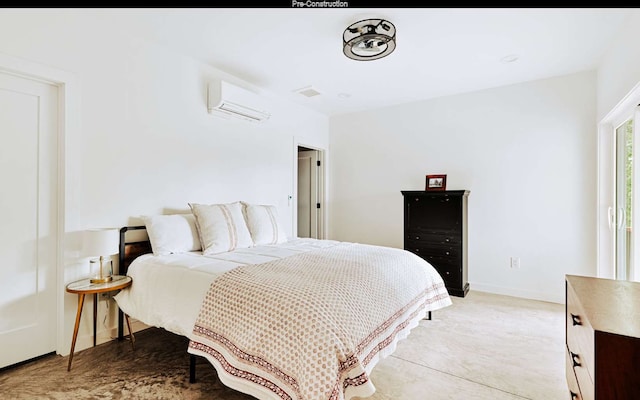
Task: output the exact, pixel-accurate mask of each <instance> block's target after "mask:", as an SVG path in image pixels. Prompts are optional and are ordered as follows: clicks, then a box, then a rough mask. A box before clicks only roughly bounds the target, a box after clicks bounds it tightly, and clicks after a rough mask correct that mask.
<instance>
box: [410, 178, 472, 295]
mask: <svg viewBox="0 0 640 400" xmlns="http://www.w3.org/2000/svg"><path fill="white" fill-rule="evenodd" d="M402 195H403V196H404V248H405V250H408V251H410V252H412V253H414V254H417V255H419V256H420V257H422V258H424V259H425V260H427V261H428V262H429V263H430V264H431V265H433V267H434V268H435V269H436V270H437V271H438V273H440V275H441V276H442V279H443V280H444V283H445V285H446V287H447V291H448V292H449V294H451V295H453V296H459V297H464V296H466V294H467V293H468V292H469V282H468V278H467V258H468V256H467V202H468V197H469V191H468V190H446V191H408V190H403V191H402Z"/></svg>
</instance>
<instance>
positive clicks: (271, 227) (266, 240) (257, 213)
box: [242, 203, 287, 245]
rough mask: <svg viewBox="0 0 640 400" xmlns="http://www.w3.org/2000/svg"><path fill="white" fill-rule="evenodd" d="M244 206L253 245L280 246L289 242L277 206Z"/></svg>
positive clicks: (245, 204)
mask: <svg viewBox="0 0 640 400" xmlns="http://www.w3.org/2000/svg"><path fill="white" fill-rule="evenodd" d="M242 204H243V205H244V216H245V218H246V220H247V227H248V228H249V232H250V233H251V238H252V239H253V243H255V244H257V245H258V244H278V243H284V242H286V241H287V234H286V233H285V231H284V229H283V227H282V224H281V223H280V220H279V218H278V210H277V209H276V207H275V206H271V205H257V204H247V203H242Z"/></svg>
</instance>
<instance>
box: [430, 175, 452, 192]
mask: <svg viewBox="0 0 640 400" xmlns="http://www.w3.org/2000/svg"><path fill="white" fill-rule="evenodd" d="M425 190H447V176H446V175H427V179H426V186H425Z"/></svg>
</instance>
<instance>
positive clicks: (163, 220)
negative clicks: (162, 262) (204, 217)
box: [141, 214, 202, 256]
mask: <svg viewBox="0 0 640 400" xmlns="http://www.w3.org/2000/svg"><path fill="white" fill-rule="evenodd" d="M141 218H142V221H144V224H145V226H146V227H147V234H148V235H149V241H150V242H151V249H152V251H153V254H154V255H156V256H157V255H164V254H172V253H185V252H188V251H198V250H201V249H202V245H201V244H200V237H199V236H198V230H197V228H196V220H195V218H194V216H193V214H172V215H151V216H149V215H143V216H142V217H141Z"/></svg>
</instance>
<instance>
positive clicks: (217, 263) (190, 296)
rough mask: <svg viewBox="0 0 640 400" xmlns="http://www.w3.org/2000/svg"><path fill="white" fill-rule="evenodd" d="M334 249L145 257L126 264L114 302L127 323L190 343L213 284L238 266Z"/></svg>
mask: <svg viewBox="0 0 640 400" xmlns="http://www.w3.org/2000/svg"><path fill="white" fill-rule="evenodd" d="M338 243H340V242H337V241H333V240H316V239H302V238H301V239H293V240H290V241H288V242H286V243H283V244H279V245H271V246H255V247H251V248H244V249H238V250H234V251H232V252H228V253H221V254H214V255H209V256H203V255H202V252H199V251H197V252H190V253H180V254H170V255H163V256H154V255H152V254H145V255H143V256H140V257H138V258H137V259H136V260H134V261H133V263H131V265H130V266H129V271H128V273H127V275H129V276H131V278H132V279H133V284H132V285H131V286H130V287H129V288H128V289H125V290H122V291H121V292H120V293H118V294H117V295H116V296H115V299H116V301H117V303H118V306H119V307H120V309H121V310H122V311H123V312H125V313H126V314H127V315H129V316H130V317H132V318H135V319H137V320H138V321H140V322H142V323H144V324H146V325H149V326H156V327H160V328H164V329H166V330H168V331H170V332H173V333H176V334H178V335H182V336H187V337H190V336H191V334H192V331H193V326H194V324H195V321H196V318H197V316H198V312H199V310H200V305H201V304H202V300H203V298H204V296H205V294H206V292H207V290H208V289H209V286H210V285H211V282H212V281H213V279H214V278H216V277H218V276H220V275H222V274H223V273H225V272H227V271H230V270H231V269H233V268H235V267H238V266H240V265H248V264H261V263H265V262H269V261H273V260H277V259H280V258H284V257H288V256H291V255H294V254H300V253H304V252H307V251H311V250H316V249H321V248H326V247H331V246H335V245H336V244H338Z"/></svg>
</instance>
